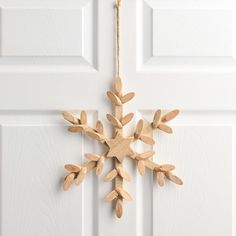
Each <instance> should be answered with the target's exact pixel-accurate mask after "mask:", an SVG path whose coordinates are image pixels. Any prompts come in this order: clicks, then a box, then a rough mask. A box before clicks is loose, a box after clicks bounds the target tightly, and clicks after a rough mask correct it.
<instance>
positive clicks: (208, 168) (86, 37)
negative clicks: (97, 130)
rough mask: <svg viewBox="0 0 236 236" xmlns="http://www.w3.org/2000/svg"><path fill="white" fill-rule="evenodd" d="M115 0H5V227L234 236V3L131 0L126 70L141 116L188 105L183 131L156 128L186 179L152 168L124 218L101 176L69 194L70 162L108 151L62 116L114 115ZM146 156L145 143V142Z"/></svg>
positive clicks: (135, 184)
mask: <svg viewBox="0 0 236 236" xmlns="http://www.w3.org/2000/svg"><path fill="white" fill-rule="evenodd" d="M113 4H114V1H113V0H106V1H103V0H69V1H68V0H67V1H65V0H60V1H58V0H57V1H56V0H50V1H42V0H30V1H28V0H20V1H19V0H18V1H16V0H0V7H1V13H0V14H1V19H0V21H1V24H0V27H1V36H0V41H1V52H0V125H1V135H0V141H1V145H0V149H1V186H0V187H1V191H0V193H1V234H0V235H1V236H13V235H14V236H23V235H24V236H32V235H40V236H54V235H57V236H59V235H63V236H64V235H71V236H76V235H82V236H95V235H99V236H108V235H111V234H112V235H113V236H118V235H119V236H120V235H135V236H189V235H193V236H199V235H201V236H211V235H216V236H222V235H224V236H232V235H234V234H235V226H234V225H235V223H234V215H235V203H234V198H235V187H234V185H235V181H234V179H235V177H236V176H235V167H234V166H235V153H236V152H235V145H234V141H235V127H236V122H235V121H236V113H235V107H236V99H235V98H236V95H235V91H236V83H235V78H236V77H235V75H236V74H235V72H236V71H235V59H234V54H235V53H234V51H235V47H234V45H233V41H234V29H233V25H234V21H235V19H234V18H235V17H234V15H233V9H234V7H233V4H232V3H231V2H230V1H228V0H226V1H222V0H217V1H212V0H207V1H198V2H196V1H193V0H188V1H186V0H180V1H177V2H176V1H172V0H168V1H166V0H165V1H164V0H158V1H156V0H129V1H124V0H123V1H122V10H121V11H122V12H121V74H122V78H123V80H124V87H125V88H124V89H125V91H134V92H136V97H135V99H134V100H133V101H132V102H130V103H128V105H126V106H125V110H126V111H127V112H134V113H135V114H136V118H135V120H134V122H133V123H132V124H131V125H130V126H129V127H128V128H127V134H128V133H129V131H132V130H133V126H132V125H134V123H135V121H136V122H137V121H138V120H139V119H140V118H143V119H145V120H150V119H152V114H153V113H154V111H155V109H157V108H161V109H163V111H167V110H168V109H171V108H176V107H177V108H180V109H181V111H182V112H181V114H180V116H179V118H177V119H176V120H174V121H173V122H172V126H173V128H174V134H172V135H165V134H163V133H154V134H153V138H154V139H155V140H156V145H155V146H154V147H153V148H154V150H155V151H156V153H157V154H156V155H155V156H154V160H156V161H158V162H159V161H160V162H163V163H173V164H175V165H176V167H177V170H176V173H177V175H178V176H180V177H181V178H182V179H183V180H184V185H183V186H174V185H173V184H171V183H167V185H166V186H165V187H164V188H159V187H158V186H157V184H156V181H155V179H154V178H153V176H152V174H151V173H148V172H147V173H146V174H145V176H144V177H140V175H139V174H138V172H137V170H136V168H135V165H134V164H133V163H132V162H131V161H130V160H125V165H126V166H127V167H126V169H127V171H128V172H129V173H130V174H131V175H132V176H133V181H132V182H126V183H125V188H126V189H128V190H129V192H130V193H131V194H132V196H133V198H134V200H133V201H132V202H131V203H130V202H127V203H125V205H124V215H123V217H122V219H120V220H118V219H116V218H115V216H114V212H113V207H112V206H111V204H108V203H106V202H104V201H103V198H104V196H105V195H106V194H107V193H108V192H109V191H110V190H111V189H112V184H108V183H104V181H103V176H104V175H105V173H107V172H108V171H109V170H110V169H111V165H112V163H107V164H106V166H105V170H104V172H103V173H104V174H103V175H102V176H100V177H97V176H96V175H95V173H89V174H88V175H87V176H86V179H85V181H84V183H83V184H82V186H80V187H79V188H78V187H75V186H74V187H72V188H71V189H70V191H68V192H63V190H62V181H63V176H64V175H65V170H64V168H63V165H64V164H65V163H68V162H72V163H81V162H84V161H85V159H84V158H83V155H84V153H86V152H100V151H102V148H101V147H100V145H98V144H97V143H96V142H94V141H92V140H88V139H87V138H85V137H84V136H83V135H82V136H81V135H78V134H74V133H69V132H68V131H67V124H66V122H65V121H63V119H62V117H61V114H60V112H61V111H64V110H68V111H72V112H75V113H79V112H80V111H81V110H87V111H88V117H89V123H90V124H91V125H94V124H95V122H96V120H97V119H100V120H102V121H104V123H105V127H106V130H108V129H109V131H107V134H108V135H110V134H111V127H110V126H109V124H108V123H107V122H106V121H105V115H106V113H109V112H111V107H110V104H109V102H108V101H107V99H106V98H105V93H106V91H107V90H108V89H109V88H110V86H111V83H112V81H113V77H114V24H113V22H114V12H113ZM135 148H136V150H137V151H143V150H145V149H146V148H147V147H146V146H145V145H140V144H137V145H136V146H135Z"/></svg>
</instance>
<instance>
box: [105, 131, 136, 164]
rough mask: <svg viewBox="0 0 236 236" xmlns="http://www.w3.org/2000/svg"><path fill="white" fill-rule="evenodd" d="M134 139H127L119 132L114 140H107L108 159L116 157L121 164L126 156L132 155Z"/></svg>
mask: <svg viewBox="0 0 236 236" xmlns="http://www.w3.org/2000/svg"><path fill="white" fill-rule="evenodd" d="M131 142H132V138H125V137H123V136H122V134H120V133H119V132H118V133H117V134H116V135H115V137H114V138H113V139H109V140H107V142H106V143H107V145H108V148H109V151H108V154H107V156H108V157H116V158H117V159H118V160H119V161H120V162H122V161H123V160H124V158H125V157H126V156H130V155H132V153H133V151H132V149H131V148H130V143H131Z"/></svg>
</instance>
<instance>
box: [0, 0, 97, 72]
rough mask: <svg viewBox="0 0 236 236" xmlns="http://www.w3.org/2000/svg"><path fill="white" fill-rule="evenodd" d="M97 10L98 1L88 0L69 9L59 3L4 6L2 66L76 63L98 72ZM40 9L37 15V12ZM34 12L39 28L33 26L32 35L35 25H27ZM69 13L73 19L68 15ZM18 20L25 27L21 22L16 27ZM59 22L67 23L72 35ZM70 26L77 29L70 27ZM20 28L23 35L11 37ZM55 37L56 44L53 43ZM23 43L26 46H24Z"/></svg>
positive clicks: (2, 12)
mask: <svg viewBox="0 0 236 236" xmlns="http://www.w3.org/2000/svg"><path fill="white" fill-rule="evenodd" d="M97 10H98V7H97V1H95V0H86V1H84V2H83V5H81V4H80V6H75V7H72V6H71V7H69V8H68V7H66V8H62V7H60V6H59V7H58V6H57V5H55V6H45V7H39V6H37V7H34V6H30V7H29V6H28V7H27V6H26V7H18V6H17V7H3V6H1V32H2V33H1V38H2V40H1V57H0V65H2V66H5V67H7V66H16V67H17V66H28V67H32V66H33V67H35V66H40V67H43V66H47V67H48V66H57V67H61V66H73V67H77V68H79V69H80V71H85V72H94V71H96V70H97V27H98V25H97V24H98V21H97ZM22 12H25V13H27V14H25V13H24V14H23V16H24V18H22ZM37 12H38V13H39V14H38V15H37V14H35V13H37ZM10 14H11V15H10ZM31 14H32V17H33V19H34V21H35V22H36V24H37V22H38V26H37V27H38V28H34V31H35V33H33V34H31V33H32V30H31V29H30V28H29V27H32V25H30V24H29V27H28V28H27V25H26V24H27V21H29V19H31V18H32V17H31ZM63 15H64V16H63ZM68 15H69V16H70V18H68V17H67V16H68ZM63 18H66V19H67V23H65V22H64V21H63V22H61V21H62V19H63ZM47 19H48V20H47ZM76 19H77V20H76ZM78 19H79V20H78ZM31 20H32V19H31ZM44 20H47V23H48V24H45V22H44ZM76 21H77V22H76ZM19 22H21V23H22V25H24V27H20V25H19V27H17V24H20V23H19ZM60 22H61V23H62V24H64V29H65V30H66V31H67V33H68V34H70V35H68V34H66V35H65V34H64V32H61V26H60V25H61V23H60ZM72 22H73V25H72V24H71V23H72ZM23 23H24V24H23ZM9 24H10V26H9ZM68 24H69V25H68ZM78 24H79V25H80V26H78ZM44 26H45V27H46V28H45V30H46V34H45V37H46V38H44V33H45V32H44ZM70 27H74V28H73V29H71V28H70ZM19 29H20V30H21V31H22V32H19V33H21V34H20V35H19V36H18V38H14V37H12V35H13V33H14V34H15V32H17V30H19ZM62 29H63V28H62ZM38 30H39V36H41V37H42V40H41V39H40V38H39V39H38V36H37V35H36V34H37V31H38ZM73 31H74V33H73ZM75 31H78V32H75ZM24 32H25V33H26V34H25V35H24ZM60 36H63V37H60ZM74 36H75V37H74ZM9 38H10V39H11V40H9ZM74 38H77V40H76V39H75V40H74ZM27 40H30V42H29V43H27ZM54 40H55V43H53V41H54ZM37 41H38V42H37ZM43 41H45V42H43ZM11 42H12V43H11ZM23 42H24V43H25V45H23ZM75 45H77V46H75Z"/></svg>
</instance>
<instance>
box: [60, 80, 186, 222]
mask: <svg viewBox="0 0 236 236" xmlns="http://www.w3.org/2000/svg"><path fill="white" fill-rule="evenodd" d="M121 88H122V82H121V79H120V77H117V78H116V80H115V86H114V91H108V92H107V96H108V98H109V100H110V101H111V103H112V107H113V109H114V114H113V115H112V114H107V119H108V121H109V122H110V123H111V125H112V126H113V128H114V136H113V137H112V138H108V137H106V136H105V135H104V131H103V125H102V122H101V121H97V123H96V128H92V127H90V126H89V125H88V124H87V115H86V112H85V111H82V112H81V113H80V117H77V116H75V115H73V114H72V113H69V112H63V116H64V118H65V119H66V120H67V121H68V122H70V123H71V126H70V127H69V129H68V130H69V131H71V132H83V133H84V134H85V135H87V136H88V137H90V138H92V139H95V140H97V141H98V142H100V143H101V144H103V145H104V146H105V147H106V149H107V151H106V152H105V153H103V154H95V153H86V154H85V157H86V158H87V159H88V160H89V161H88V162H86V163H84V164H82V165H74V164H66V165H65V168H66V170H67V171H68V172H69V173H68V174H67V175H66V176H65V178H64V190H68V189H69V187H70V186H71V185H72V184H73V183H75V184H76V185H79V184H81V182H82V181H83V180H84V178H85V176H86V174H87V173H88V172H89V171H91V170H92V169H94V168H96V174H97V175H100V174H101V173H102V170H103V167H104V164H105V161H107V160H113V159H114V160H115V164H114V169H112V170H111V171H110V172H109V173H107V175H106V176H105V177H104V181H106V182H107V181H112V180H114V181H115V187H114V190H113V191H112V192H110V193H109V194H108V195H107V196H106V197H105V200H106V201H113V200H114V201H116V204H115V206H116V207H115V210H116V215H117V217H119V218H120V217H121V216H122V212H123V200H124V199H125V200H128V201H131V200H132V197H131V195H130V194H129V193H128V192H127V191H126V190H124V188H123V181H124V180H126V181H130V180H131V176H130V175H129V174H128V173H127V172H126V171H125V170H124V168H123V164H122V163H123V160H124V159H125V158H126V157H127V158H131V159H132V160H134V161H135V162H136V164H137V168H138V171H139V173H140V174H141V175H144V174H145V170H146V168H147V169H150V170H151V171H153V173H154V174H155V175H156V178H157V182H158V184H159V185H160V186H164V184H165V181H166V180H167V179H168V180H170V181H172V182H174V183H176V184H179V185H181V184H182V183H183V182H182V180H181V179H180V178H178V177H177V176H175V175H174V174H173V173H172V170H174V169H175V166H174V165H171V164H157V163H155V162H154V161H152V159H151V158H152V156H153V155H154V154H155V152H154V151H153V150H150V151H147V152H144V153H138V152H136V151H135V150H133V149H132V148H131V146H130V144H131V143H133V142H135V141H137V140H140V141H142V142H144V143H146V144H149V145H153V144H154V143H155V141H154V140H153V139H152V138H151V137H150V136H149V134H150V133H151V132H152V131H153V130H161V131H163V132H165V133H172V129H171V128H170V127H169V126H168V125H167V123H168V122H169V121H170V120H172V119H174V118H175V117H176V116H177V115H178V113H179V111H178V110H173V111H171V112H168V113H167V114H164V115H161V110H157V111H156V112H155V114H154V117H153V121H152V122H150V123H148V124H144V121H143V120H139V121H138V123H137V125H136V127H135V131H134V133H133V134H132V135H131V136H129V137H124V136H123V132H122V131H123V127H124V126H125V125H126V124H128V123H129V122H130V121H131V120H132V118H133V116H134V114H133V113H129V114H127V115H125V116H123V104H124V103H126V102H128V101H130V100H131V99H132V98H133V97H134V93H128V94H126V95H124V96H123V95H122V92H121Z"/></svg>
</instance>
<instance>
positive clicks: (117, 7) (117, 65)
mask: <svg viewBox="0 0 236 236" xmlns="http://www.w3.org/2000/svg"><path fill="white" fill-rule="evenodd" d="M120 5H121V0H116V3H115V9H116V58H115V64H116V76H119V75H120Z"/></svg>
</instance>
